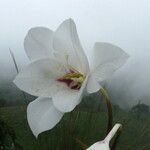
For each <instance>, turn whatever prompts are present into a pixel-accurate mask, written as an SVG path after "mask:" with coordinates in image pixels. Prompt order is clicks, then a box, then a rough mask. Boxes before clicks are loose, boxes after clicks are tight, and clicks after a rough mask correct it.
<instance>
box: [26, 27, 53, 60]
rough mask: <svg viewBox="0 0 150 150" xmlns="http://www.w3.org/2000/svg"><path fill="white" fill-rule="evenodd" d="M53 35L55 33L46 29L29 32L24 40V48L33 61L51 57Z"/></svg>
mask: <svg viewBox="0 0 150 150" xmlns="http://www.w3.org/2000/svg"><path fill="white" fill-rule="evenodd" d="M52 34H53V32H52V31H51V30H50V29H48V28H45V27H36V28H32V29H30V30H29V32H28V34H27V35H26V37H25V40H24V48H25V50H26V53H27V55H28V57H29V59H30V60H31V61H33V60H37V59H41V58H43V57H48V56H50V55H51V52H52Z"/></svg>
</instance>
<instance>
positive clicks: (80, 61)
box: [53, 19, 89, 74]
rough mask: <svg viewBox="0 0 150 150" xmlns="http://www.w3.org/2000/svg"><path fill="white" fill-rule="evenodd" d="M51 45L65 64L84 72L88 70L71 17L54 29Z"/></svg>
mask: <svg viewBox="0 0 150 150" xmlns="http://www.w3.org/2000/svg"><path fill="white" fill-rule="evenodd" d="M53 47H54V50H56V55H57V57H59V59H62V61H63V62H65V63H66V64H67V65H70V66H71V67H73V68H74V69H76V70H77V71H79V72H81V73H84V74H86V73H87V72H88V71H89V64H88V60H87V57H86V55H85V53H84V51H83V49H82V46H81V44H80V41H79V38H78V34H77V30H76V25H75V23H74V21H73V20H72V19H68V20H65V21H64V22H63V23H62V24H61V25H60V26H59V28H58V29H57V30H56V32H55V33H54V37H53Z"/></svg>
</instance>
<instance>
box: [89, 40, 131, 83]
mask: <svg viewBox="0 0 150 150" xmlns="http://www.w3.org/2000/svg"><path fill="white" fill-rule="evenodd" d="M94 52H95V55H94V56H95V57H94V60H95V68H94V70H93V72H92V76H93V77H94V78H96V80H98V81H103V80H105V79H106V78H108V77H110V76H112V74H113V73H114V72H115V71H116V70H117V69H119V68H120V67H121V66H122V65H123V64H124V63H125V62H126V61H127V59H128V58H129V56H128V55H127V54H126V53H125V52H124V51H123V50H122V49H121V48H119V47H117V46H115V45H112V44H109V43H96V44H95V47H94Z"/></svg>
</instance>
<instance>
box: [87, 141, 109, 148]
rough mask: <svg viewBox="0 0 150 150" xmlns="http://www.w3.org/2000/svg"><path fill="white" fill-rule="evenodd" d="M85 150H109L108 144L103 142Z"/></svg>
mask: <svg viewBox="0 0 150 150" xmlns="http://www.w3.org/2000/svg"><path fill="white" fill-rule="evenodd" d="M87 150H110V148H109V145H108V143H105V141H99V142H96V143H95V144H93V145H92V146H90V147H89V148H88V149H87Z"/></svg>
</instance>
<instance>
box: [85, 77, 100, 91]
mask: <svg viewBox="0 0 150 150" xmlns="http://www.w3.org/2000/svg"><path fill="white" fill-rule="evenodd" d="M100 88H101V85H100V84H99V83H98V82H97V80H96V79H95V78H94V77H93V76H90V77H89V79H88V83H87V87H86V89H87V92H88V93H95V92H97V91H99V90H100Z"/></svg>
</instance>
